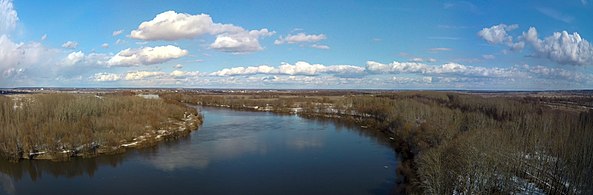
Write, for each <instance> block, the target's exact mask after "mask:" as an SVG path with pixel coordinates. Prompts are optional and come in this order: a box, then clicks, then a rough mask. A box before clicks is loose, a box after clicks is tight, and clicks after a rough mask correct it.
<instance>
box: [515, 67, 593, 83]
mask: <svg viewBox="0 0 593 195" xmlns="http://www.w3.org/2000/svg"><path fill="white" fill-rule="evenodd" d="M524 67H525V68H526V69H527V70H528V71H529V72H530V73H532V74H534V75H535V76H537V77H540V78H545V79H552V80H567V81H574V82H592V81H593V75H591V74H586V73H583V72H578V71H570V70H565V69H562V68H551V67H545V66H529V65H524Z"/></svg>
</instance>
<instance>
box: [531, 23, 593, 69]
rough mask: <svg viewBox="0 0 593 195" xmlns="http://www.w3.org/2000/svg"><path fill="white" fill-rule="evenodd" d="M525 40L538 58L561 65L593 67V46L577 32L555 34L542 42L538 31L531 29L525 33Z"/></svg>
mask: <svg viewBox="0 0 593 195" xmlns="http://www.w3.org/2000/svg"><path fill="white" fill-rule="evenodd" d="M523 39H524V40H525V42H526V43H528V44H529V45H530V46H531V47H532V48H533V50H534V51H535V55H536V56H539V57H545V58H548V59H550V60H552V61H554V62H557V63H560V64H570V65H593V46H591V43H589V42H588V41H587V40H585V39H583V38H581V36H580V35H579V34H578V33H576V32H574V33H572V34H569V33H568V32H566V31H562V32H555V33H554V34H552V36H549V37H546V38H544V39H543V40H541V39H539V38H538V33H537V30H536V29H535V28H534V27H530V28H529V30H528V31H527V32H524V33H523Z"/></svg>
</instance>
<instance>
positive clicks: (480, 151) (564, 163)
mask: <svg viewBox="0 0 593 195" xmlns="http://www.w3.org/2000/svg"><path fill="white" fill-rule="evenodd" d="M161 96H162V97H163V98H165V99H169V100H171V101H179V102H183V103H190V104H199V105H206V106H220V107H228V108H232V109H245V110H254V111H270V112H278V113H297V114H299V115H301V116H309V117H311V116H314V117H333V118H339V119H340V120H352V121H355V122H358V123H360V125H364V126H369V127H372V128H368V130H369V131H371V130H372V129H375V130H379V131H381V132H383V135H384V136H386V137H390V138H393V145H394V147H395V149H396V150H397V151H398V152H399V154H400V155H401V158H402V163H401V164H400V165H399V168H398V170H397V173H398V174H399V175H401V176H402V177H403V178H404V181H403V183H402V184H403V185H401V186H403V187H401V188H400V189H398V190H399V192H401V193H413V194H415V193H426V194H457V193H463V194H492V193H504V194H508V193H530V194H531V193H549V194H591V193H593V110H592V109H590V107H584V109H583V107H582V106H576V107H578V109H573V108H574V107H575V106H574V104H583V103H584V104H583V105H584V106H587V105H589V104H590V102H591V101H592V100H593V98H591V97H590V96H585V97H579V98H575V97H561V96H560V97H553V98H533V97H522V96H506V97H497V96H493V97H489V96H481V95H475V94H468V93H459V92H430V91H408V92H382V93H250V94H249V93H248V94H238V93H226V94H217V93H206V94H204V93H195V92H185V93H163V94H161ZM574 100H577V101H574ZM562 102H564V103H563V104H562V105H569V106H561V107H559V106H558V104H561V103H562Z"/></svg>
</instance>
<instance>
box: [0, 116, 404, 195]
mask: <svg viewBox="0 0 593 195" xmlns="http://www.w3.org/2000/svg"><path fill="white" fill-rule="evenodd" d="M200 109H201V113H202V114H203V115H204V124H203V125H202V127H200V129H199V130H198V131H195V132H192V133H191V135H190V136H188V137H185V138H181V139H178V140H174V141H167V142H164V143H160V144H158V145H157V146H155V147H150V148H144V149H136V150H132V151H129V152H126V153H124V154H118V155H108V156H101V157H97V158H90V159H73V160H71V161H67V162H48V161H22V162H20V163H9V162H4V161H0V194H176V193H178V194H388V193H390V192H391V190H392V189H393V187H394V183H395V180H396V171H395V169H396V166H397V164H398V162H399V161H398V159H397V155H396V153H395V151H394V150H393V149H392V148H391V147H390V146H389V144H386V142H387V141H385V140H384V139H383V138H380V137H378V136H375V135H372V134H370V133H369V130H361V129H360V128H359V127H356V126H349V125H346V124H343V123H335V122H332V121H327V120H312V119H304V118H301V117H298V116H294V115H276V114H272V113H265V112H245V111H233V110H228V109H219V108H208V107H204V108H200Z"/></svg>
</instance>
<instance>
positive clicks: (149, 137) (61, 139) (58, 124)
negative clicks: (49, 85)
mask: <svg viewBox="0 0 593 195" xmlns="http://www.w3.org/2000/svg"><path fill="white" fill-rule="evenodd" d="M201 120H202V119H201V116H200V115H199V114H198V113H197V111H196V109H194V108H191V107H188V106H186V105H185V104H179V103H177V102H170V101H169V102H168V101H166V100H163V99H145V98H142V97H139V96H136V95H134V94H133V93H107V94H98V95H95V94H67V93H49V94H19V95H11V96H0V140H1V142H0V155H1V156H2V157H3V158H5V159H8V160H11V161H18V160H19V159H51V160H65V159H68V158H70V157H74V156H82V157H90V156H95V155H97V154H101V153H113V152H121V151H123V150H125V148H126V147H138V146H142V145H151V144H154V143H155V142H156V141H158V140H161V139H168V138H174V137H176V136H181V135H182V134H188V132H189V131H191V130H195V129H196V128H197V127H198V126H199V125H200V124H201ZM180 130H182V131H180Z"/></svg>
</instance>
